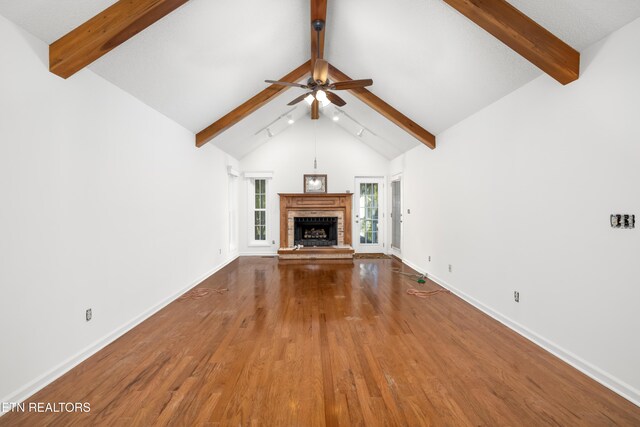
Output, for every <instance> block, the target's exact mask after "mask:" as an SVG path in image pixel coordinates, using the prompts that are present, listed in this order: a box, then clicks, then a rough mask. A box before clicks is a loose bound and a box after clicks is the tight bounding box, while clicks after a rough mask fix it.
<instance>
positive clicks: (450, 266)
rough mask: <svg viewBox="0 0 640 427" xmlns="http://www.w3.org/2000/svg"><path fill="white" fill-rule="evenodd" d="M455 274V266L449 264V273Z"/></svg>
mask: <svg viewBox="0 0 640 427" xmlns="http://www.w3.org/2000/svg"><path fill="white" fill-rule="evenodd" d="M452 272H453V266H452V265H451V264H449V273H452Z"/></svg>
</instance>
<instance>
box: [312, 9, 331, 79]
mask: <svg viewBox="0 0 640 427" xmlns="http://www.w3.org/2000/svg"><path fill="white" fill-rule="evenodd" d="M316 19H319V20H321V21H323V22H325V23H326V22H327V0H311V22H310V23H309V27H310V28H311V72H312V73H313V66H314V65H315V63H316V58H324V35H325V31H326V28H325V29H323V30H322V31H320V44H319V45H318V36H317V34H316V30H314V29H313V25H311V24H312V23H313V21H315V20H316Z"/></svg>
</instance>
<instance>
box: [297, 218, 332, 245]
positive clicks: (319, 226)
mask: <svg viewBox="0 0 640 427" xmlns="http://www.w3.org/2000/svg"><path fill="white" fill-rule="evenodd" d="M293 235H294V244H295V245H302V246H305V247H307V246H312V247H317V246H335V245H337V244H338V217H335V216H334V217H297V218H294V226H293Z"/></svg>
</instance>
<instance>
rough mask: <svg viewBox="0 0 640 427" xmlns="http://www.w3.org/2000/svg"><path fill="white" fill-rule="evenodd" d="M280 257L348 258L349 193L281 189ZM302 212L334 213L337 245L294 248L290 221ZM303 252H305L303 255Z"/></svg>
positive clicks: (312, 213)
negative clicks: (287, 190)
mask: <svg viewBox="0 0 640 427" xmlns="http://www.w3.org/2000/svg"><path fill="white" fill-rule="evenodd" d="M279 196H280V250H279V251H278V254H279V255H280V257H281V258H305V257H306V258H351V257H352V256H353V249H352V248H351V234H352V233H351V209H352V207H351V205H352V200H351V199H352V197H353V194H351V193H302V194H301V193H280V194H279ZM301 216H336V217H337V218H338V236H339V237H338V245H337V247H327V248H322V247H318V248H303V249H298V250H296V251H295V252H294V250H293V246H294V242H293V221H294V218H295V217H301ZM305 255H306V256H305Z"/></svg>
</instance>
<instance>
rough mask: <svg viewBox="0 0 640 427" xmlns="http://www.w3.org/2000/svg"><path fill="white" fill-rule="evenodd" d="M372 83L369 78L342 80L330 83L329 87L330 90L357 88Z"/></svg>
mask: <svg viewBox="0 0 640 427" xmlns="http://www.w3.org/2000/svg"><path fill="white" fill-rule="evenodd" d="M372 84H373V80H371V79H363V80H346V81H344V82H335V83H332V84H330V85H329V89H331V90H345V89H357V88H360V87H366V86H371V85H372Z"/></svg>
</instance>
